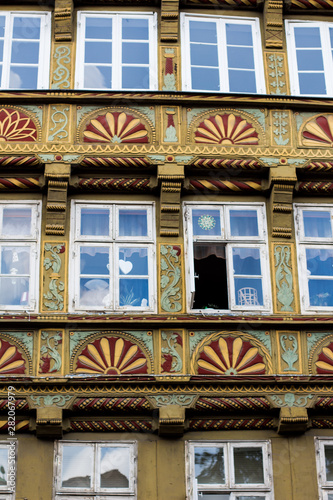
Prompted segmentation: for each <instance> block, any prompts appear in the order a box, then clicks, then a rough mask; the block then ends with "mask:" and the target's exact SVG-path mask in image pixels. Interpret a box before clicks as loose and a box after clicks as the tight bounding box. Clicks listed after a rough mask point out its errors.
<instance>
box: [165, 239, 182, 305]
mask: <svg viewBox="0 0 333 500" xmlns="http://www.w3.org/2000/svg"><path fill="white" fill-rule="evenodd" d="M181 265H182V246H181V245H160V308H161V311H166V312H169V313H176V312H180V311H182V309H183V297H182V295H183V284H182V281H183V278H182V272H181Z"/></svg>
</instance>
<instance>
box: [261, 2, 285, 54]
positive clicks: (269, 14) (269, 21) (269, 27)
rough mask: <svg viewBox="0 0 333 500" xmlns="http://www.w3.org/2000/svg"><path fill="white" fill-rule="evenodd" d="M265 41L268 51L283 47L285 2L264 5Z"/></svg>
mask: <svg viewBox="0 0 333 500" xmlns="http://www.w3.org/2000/svg"><path fill="white" fill-rule="evenodd" d="M264 40H265V47H266V48H267V49H270V48H275V49H282V47H283V0H266V1H265V3H264Z"/></svg>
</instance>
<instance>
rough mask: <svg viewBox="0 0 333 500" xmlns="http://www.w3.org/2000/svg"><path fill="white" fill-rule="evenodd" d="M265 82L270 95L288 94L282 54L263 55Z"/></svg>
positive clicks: (269, 53) (284, 57) (283, 55)
mask: <svg viewBox="0 0 333 500" xmlns="http://www.w3.org/2000/svg"><path fill="white" fill-rule="evenodd" d="M265 70H266V81H267V82H268V89H269V93H270V94H271V95H281V96H283V95H286V94H289V88H288V79H287V66H286V56H285V54H284V53H283V52H266V53H265Z"/></svg>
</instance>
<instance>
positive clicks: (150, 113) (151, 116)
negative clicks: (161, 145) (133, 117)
mask: <svg viewBox="0 0 333 500" xmlns="http://www.w3.org/2000/svg"><path fill="white" fill-rule="evenodd" d="M131 108H132V109H136V110H137V111H140V113H142V114H143V115H146V117H147V118H148V120H149V121H151V123H152V124H153V125H154V127H155V125H156V116H155V108H154V107H153V109H150V107H149V106H131Z"/></svg>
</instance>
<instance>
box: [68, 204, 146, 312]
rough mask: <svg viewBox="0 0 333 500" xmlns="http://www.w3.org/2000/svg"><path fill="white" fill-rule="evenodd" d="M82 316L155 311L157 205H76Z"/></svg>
mask: <svg viewBox="0 0 333 500" xmlns="http://www.w3.org/2000/svg"><path fill="white" fill-rule="evenodd" d="M73 209H74V210H73V220H72V222H73V224H72V225H73V230H72V242H73V249H74V263H73V267H74V269H73V271H74V272H72V273H71V275H72V276H75V282H74V283H72V287H74V288H73V289H72V294H73V297H74V299H73V306H74V308H75V309H76V310H123V311H125V310H136V311H152V310H154V308H155V294H154V274H155V273H154V268H155V264H154V260H155V259H154V256H155V244H154V242H155V236H154V235H155V232H154V228H153V204H144V205H143V204H130V203H127V204H125V203H124V204H121V203H120V204H118V205H116V204H114V203H83V202H73Z"/></svg>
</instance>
